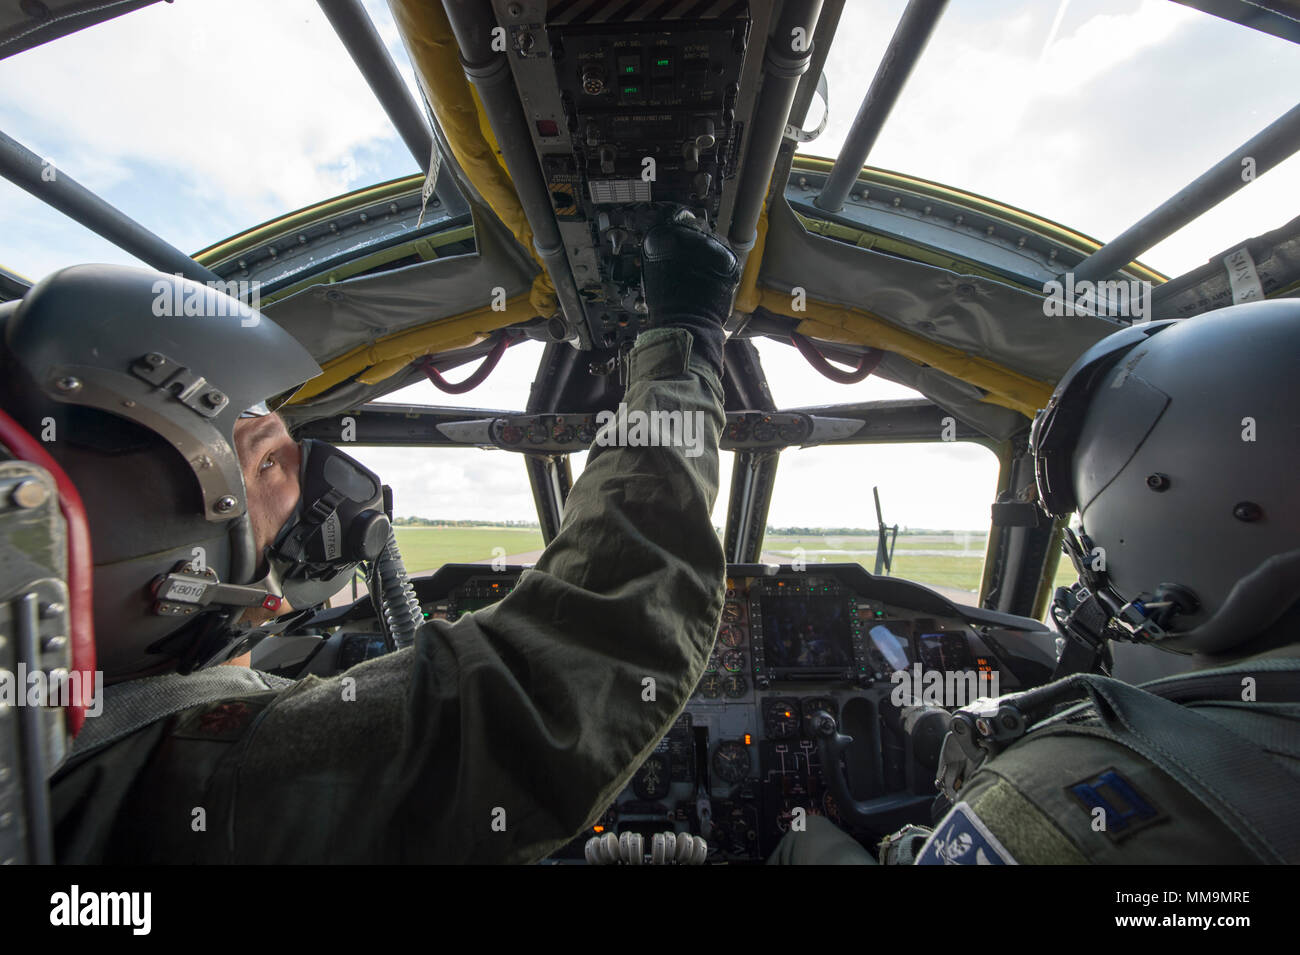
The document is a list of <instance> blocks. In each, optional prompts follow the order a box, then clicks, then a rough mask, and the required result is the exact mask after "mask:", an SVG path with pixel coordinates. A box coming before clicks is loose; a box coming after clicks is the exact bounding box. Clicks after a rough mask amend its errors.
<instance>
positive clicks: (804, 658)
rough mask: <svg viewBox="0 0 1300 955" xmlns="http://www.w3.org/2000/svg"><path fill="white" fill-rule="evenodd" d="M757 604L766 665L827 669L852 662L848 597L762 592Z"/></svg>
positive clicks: (845, 667) (841, 667) (785, 668)
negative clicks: (761, 618)
mask: <svg viewBox="0 0 1300 955" xmlns="http://www.w3.org/2000/svg"><path fill="white" fill-rule="evenodd" d="M760 606H761V608H762V611H763V650H764V654H765V656H766V658H767V659H766V664H767V666H768V667H770V668H772V669H776V670H797V669H807V670H813V669H826V670H829V669H847V668H848V667H851V666H852V665H853V644H852V641H851V639H850V636H849V608H848V601H846V600H845V599H844V598H843V597H830V596H827V597H809V596H805V595H798V596H790V597H786V596H778V595H775V594H764V595H763V596H762V598H761V603H760Z"/></svg>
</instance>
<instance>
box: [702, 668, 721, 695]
mask: <svg viewBox="0 0 1300 955" xmlns="http://www.w3.org/2000/svg"><path fill="white" fill-rule="evenodd" d="M700 696H702V697H704V698H705V699H706V700H716V699H717V698H718V697H720V696H722V677H720V676H718V675H717V674H716V673H706V674H704V679H702V680H700Z"/></svg>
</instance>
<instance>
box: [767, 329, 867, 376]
mask: <svg viewBox="0 0 1300 955" xmlns="http://www.w3.org/2000/svg"><path fill="white" fill-rule="evenodd" d="M790 341H791V343H792V344H793V345H794V347H795V348H797V349H799V354H801V355H803V357H804V358H806V359H808V364H810V365H812V366H813V367H814V368H816V369H817V370H818V371H819V372H821V373H822V374H823V375H825V376H826V377H827V378H829V379H830V380H831V381H837V382H839V383H840V384H841V385H856V384H857V383H858V382H859V381H865V380H866V378H867V377H868V376H869V375H870V374H871V373H872V372H873V371H875V370H876V366H877V365H879V364H880V359H882V358H884V357H885V353H884V352H882V351H880V349H878V348H872V349H870V350H868V351H867V352H865V353H863V354H862V355H861V356H860V357H859V358H858V367H856V368H854V369H853V370H852V371H845V370H844V369H843V368H836V367H835V366H834V365H832V364H831V363H830V362H829V361H827V360H826V356H825V355H823V354H822V353H821V352H819V351H818V350H817V346H816V345H814V344H813V343H812V340H811V339H809V338H806V337H805V336H803V335H800V334H798V333H797V332H792V333H791V334H790Z"/></svg>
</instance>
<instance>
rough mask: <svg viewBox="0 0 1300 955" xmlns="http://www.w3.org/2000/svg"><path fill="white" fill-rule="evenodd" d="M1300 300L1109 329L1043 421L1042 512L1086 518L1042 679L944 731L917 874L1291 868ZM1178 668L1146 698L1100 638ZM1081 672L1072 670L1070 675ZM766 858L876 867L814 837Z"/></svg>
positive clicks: (898, 845) (917, 845)
mask: <svg viewBox="0 0 1300 955" xmlns="http://www.w3.org/2000/svg"><path fill="white" fill-rule="evenodd" d="M1298 354H1300V303H1297V302H1294V301H1282V300H1278V301H1267V302H1255V303H1249V304H1242V305H1235V306H1232V307H1229V308H1224V309H1220V310H1217V311H1213V312H1209V313H1206V314H1204V315H1201V316H1198V317H1196V318H1192V319H1188V320H1184V321H1165V322H1154V323H1150V324H1144V325H1136V326H1132V327H1130V328H1127V329H1124V330H1122V331H1118V332H1115V333H1114V334H1112V335H1110V336H1109V337H1107V338H1105V339H1103V340H1102V341H1101V342H1099V343H1098V344H1097V345H1095V346H1094V347H1093V348H1091V349H1090V350H1089V351H1087V352H1086V353H1084V355H1083V356H1081V357H1080V358H1079V359H1078V361H1076V362H1075V364H1074V365H1073V366H1072V367H1071V368H1070V369H1069V371H1067V372H1066V374H1065V377H1064V378H1062V380H1061V382H1060V384H1059V385H1058V386H1057V388H1056V391H1055V393H1054V394H1053V396H1052V398H1051V401H1050V402H1049V404H1048V407H1047V408H1046V409H1045V410H1044V411H1043V412H1042V413H1041V414H1040V415H1039V417H1038V419H1037V420H1036V421H1035V423H1034V429H1033V437H1032V448H1033V452H1034V457H1035V465H1036V470H1037V484H1038V493H1039V499H1040V502H1041V504H1042V506H1043V508H1044V510H1046V511H1047V512H1048V513H1049V514H1051V515H1053V516H1054V517H1058V518H1064V517H1067V516H1069V515H1071V514H1074V513H1077V514H1078V516H1079V521H1080V525H1081V526H1080V528H1079V530H1077V531H1075V530H1066V532H1065V547H1066V552H1067V553H1068V554H1069V555H1070V557H1071V559H1072V560H1073V562H1074V565H1075V567H1076V569H1077V570H1078V571H1079V574H1080V583H1079V584H1077V585H1075V587H1073V588H1071V589H1070V590H1066V589H1064V588H1062V589H1061V590H1059V591H1058V592H1057V596H1056V599H1055V601H1054V607H1053V616H1054V618H1055V619H1056V621H1057V623H1058V625H1059V626H1060V628H1061V630H1062V632H1063V636H1064V641H1063V643H1064V649H1063V653H1062V659H1061V664H1060V665H1058V674H1061V675H1062V676H1063V678H1062V679H1059V680H1057V681H1055V682H1053V683H1049V684H1048V685H1046V686H1043V687H1038V688H1036V689H1032V690H1027V691H1024V692H1021V693H1014V694H1011V695H1009V696H1005V697H1001V698H999V699H996V700H983V701H979V702H978V703H977V704H975V705H974V706H971V707H967V708H965V709H963V710H958V711H957V712H956V713H955V714H953V716H952V720H951V723H950V725H949V731H948V735H947V737H946V738H945V740H944V743H943V748H942V752H941V754H940V757H939V765H938V773H937V776H938V778H937V779H936V783H937V784H938V786H939V789H940V791H941V795H942V800H941V802H942V804H943V805H944V806H945V807H946V809H947V811H946V815H944V816H943V818H942V819H940V821H939V822H938V824H937V825H936V826H935V828H934V829H933V831H930V830H927V829H922V828H921V827H909V828H908V829H906V830H903V831H902V832H900V833H897V834H895V835H894V836H891V837H890V838H888V839H886V840H885V841H884V842H883V843H882V847H881V848H882V861H885V862H915V863H918V864H1013V863H1019V864H1043V863H1103V864H1128V863H1205V864H1241V863H1295V862H1300V811H1297V809H1296V808H1295V792H1296V790H1297V787H1300V495H1297V493H1296V474H1297V471H1300V425H1298V423H1297V419H1296V409H1297V406H1296V400H1295V397H1296V389H1295V380H1294V378H1295V368H1294V366H1295V359H1296V356H1297V355H1298ZM1115 640H1122V641H1132V642H1135V643H1138V644H1142V645H1146V646H1151V647H1158V648H1161V649H1163V650H1169V651H1172V652H1174V653H1180V654H1188V655H1190V657H1191V660H1192V662H1193V663H1194V664H1195V667H1194V670H1193V671H1192V672H1191V673H1190V674H1185V675H1180V676H1174V677H1166V678H1163V679H1161V680H1156V681H1153V682H1151V683H1146V684H1143V686H1142V687H1141V688H1137V687H1133V686H1130V685H1128V684H1126V683H1122V682H1120V681H1119V680H1114V679H1110V678H1109V677H1108V676H1106V675H1105V674H1106V672H1107V671H1108V670H1109V663H1110V659H1111V657H1110V651H1109V647H1110V641H1115ZM1067 674H1068V675H1067ZM809 821H810V822H812V825H810V826H809V827H808V829H807V831H806V832H803V833H792V834H790V835H788V836H787V837H786V838H785V840H783V842H782V843H781V844H780V845H779V846H778V847H777V851H776V853H774V855H773V857H772V859H771V860H769V861H771V862H784V863H802V862H844V863H852V862H871V861H874V860H872V858H871V856H869V855H868V854H867V853H866V852H865V850H862V849H861V848H860V847H859V846H858V845H857V843H856V842H854V841H853V840H851V839H849V837H848V836H846V835H844V834H843V833H840V832H839V831H838V830H834V829H833V827H831V826H830V824H829V823H825V821H824V820H817V821H816V822H813V821H812V820H811V819H810V820H809Z"/></svg>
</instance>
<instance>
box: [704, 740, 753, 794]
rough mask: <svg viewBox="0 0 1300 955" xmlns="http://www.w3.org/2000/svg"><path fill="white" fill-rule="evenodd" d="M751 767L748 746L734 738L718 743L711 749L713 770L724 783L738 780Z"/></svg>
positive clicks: (747, 772)
mask: <svg viewBox="0 0 1300 955" xmlns="http://www.w3.org/2000/svg"><path fill="white" fill-rule="evenodd" d="M750 768H751V764H750V759H749V747H748V746H746V745H745V744H744V743H741V742H738V741H736V740H729V741H727V742H722V743H719V744H718V748H717V749H716V750H714V751H713V772H714V773H715V774H716V775H717V777H718V778H719V779H721V780H722V781H723V782H724V783H732V784H733V785H734V784H735V783H738V782H740V781H741V780H743V779H744V778H745V777H746V776H748V775H749V772H750Z"/></svg>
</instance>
